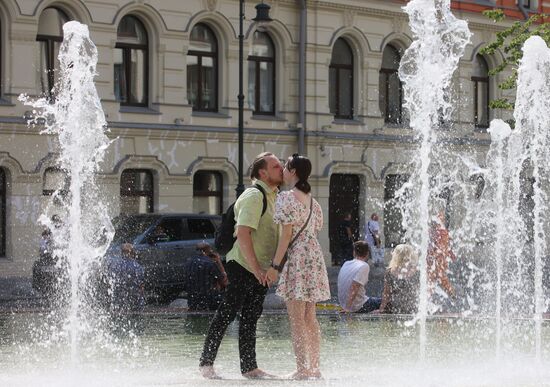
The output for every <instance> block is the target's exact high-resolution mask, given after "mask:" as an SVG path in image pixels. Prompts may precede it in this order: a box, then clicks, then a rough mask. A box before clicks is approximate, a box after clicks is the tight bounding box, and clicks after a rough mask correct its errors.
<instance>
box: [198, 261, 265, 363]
mask: <svg viewBox="0 0 550 387" xmlns="http://www.w3.org/2000/svg"><path fill="white" fill-rule="evenodd" d="M225 271H226V272H227V278H228V280H229V285H228V286H227V289H226V292H225V297H224V300H223V302H222V303H221V304H220V307H219V308H218V310H217V311H216V313H215V314H214V317H213V319H212V321H211V322H210V326H209V327H208V333H207V334H206V340H205V341H204V348H203V350H202V355H201V359H200V366H201V367H203V366H211V365H213V364H214V360H216V355H217V354H218V348H219V347H220V344H221V342H222V339H223V336H224V335H225V331H226V330H227V327H228V326H229V324H231V322H232V321H233V320H234V319H235V317H236V316H237V312H240V313H241V318H240V321H239V357H240V360H241V373H243V374H244V373H246V372H249V371H252V370H253V369H255V368H258V365H257V363H256V324H257V322H258V319H259V318H260V316H261V315H262V311H263V303H264V299H265V295H266V293H267V287H265V286H263V285H261V284H260V283H259V282H258V280H257V279H256V277H254V275H253V274H252V273H250V272H249V271H248V270H246V269H245V268H243V267H242V266H241V265H239V264H238V263H236V262H235V261H229V262H228V263H227V265H226V267H225Z"/></svg>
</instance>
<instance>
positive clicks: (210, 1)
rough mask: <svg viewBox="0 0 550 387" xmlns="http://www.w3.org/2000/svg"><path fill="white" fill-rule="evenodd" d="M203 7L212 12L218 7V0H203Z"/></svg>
mask: <svg viewBox="0 0 550 387" xmlns="http://www.w3.org/2000/svg"><path fill="white" fill-rule="evenodd" d="M205 8H206V9H207V10H208V11H210V12H214V11H215V10H216V9H217V8H218V0H205Z"/></svg>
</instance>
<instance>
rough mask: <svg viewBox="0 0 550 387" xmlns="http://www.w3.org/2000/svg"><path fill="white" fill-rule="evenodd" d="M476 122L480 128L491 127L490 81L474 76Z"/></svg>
mask: <svg viewBox="0 0 550 387" xmlns="http://www.w3.org/2000/svg"><path fill="white" fill-rule="evenodd" d="M473 82H474V122H475V125H476V126H477V127H479V128H488V127H489V81H488V80H486V78H474V79H473Z"/></svg>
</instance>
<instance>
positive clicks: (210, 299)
mask: <svg viewBox="0 0 550 387" xmlns="http://www.w3.org/2000/svg"><path fill="white" fill-rule="evenodd" d="M197 251H198V252H199V254H197V255H195V256H194V257H192V258H191V259H189V260H188V261H187V263H186V264H185V267H184V270H185V290H186V291H187V305H188V307H189V310H191V311H196V310H216V309H217V308H218V306H219V305H220V302H221V301H222V299H223V290H224V289H225V288H226V286H227V283H228V282H227V274H226V273H225V269H224V267H223V265H222V261H221V259H220V256H219V254H217V253H216V252H215V251H214V250H212V247H210V245H209V244H208V243H204V242H203V243H199V244H198V245H197Z"/></svg>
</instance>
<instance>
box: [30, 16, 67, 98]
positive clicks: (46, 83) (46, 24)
mask: <svg viewBox="0 0 550 387" xmlns="http://www.w3.org/2000/svg"><path fill="white" fill-rule="evenodd" d="M68 21H69V17H68V16H67V15H66V14H65V13H64V12H63V11H61V10H60V9H57V8H53V7H48V8H46V9H44V11H42V14H41V15H40V18H39V19H38V33H37V34H36V40H37V41H38V42H39V49H40V87H41V89H42V92H43V93H45V94H46V95H47V96H48V97H49V98H53V95H52V90H53V87H54V85H55V81H56V75H57V74H56V73H57V71H58V69H59V61H58V59H57V56H58V55H59V47H60V46H61V42H62V41H63V24H65V23H66V22H68Z"/></svg>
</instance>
